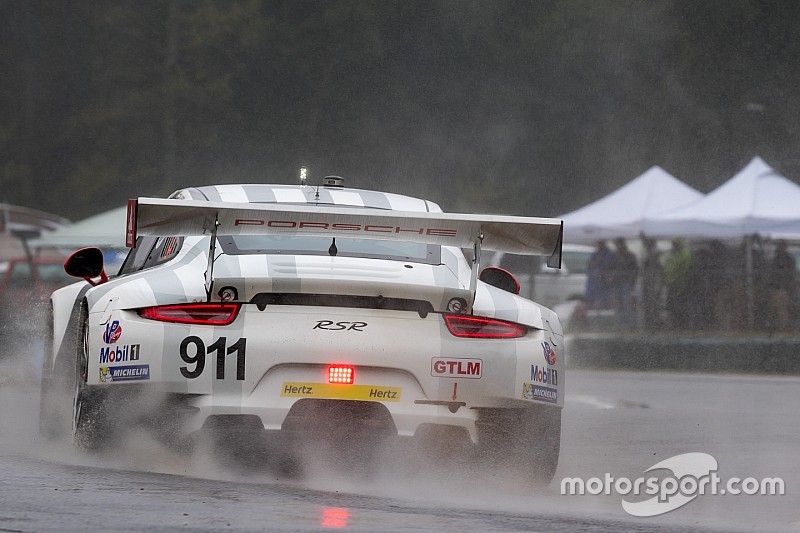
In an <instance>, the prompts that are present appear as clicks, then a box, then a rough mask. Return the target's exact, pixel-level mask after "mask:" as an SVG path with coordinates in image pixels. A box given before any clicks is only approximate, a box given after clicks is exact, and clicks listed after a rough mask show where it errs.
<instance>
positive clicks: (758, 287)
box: [584, 238, 800, 331]
mask: <svg viewBox="0 0 800 533" xmlns="http://www.w3.org/2000/svg"><path fill="white" fill-rule="evenodd" d="M768 252H770V253H768ZM640 255H641V260H639V259H638V258H637V257H636V255H635V254H634V253H633V252H631V250H630V249H629V248H628V245H627V243H626V241H625V240H624V239H616V240H615V241H614V243H613V249H612V248H610V247H609V246H608V244H607V243H606V241H600V242H598V243H597V249H596V250H595V252H594V253H593V254H592V256H591V258H590V260H589V265H588V269H587V280H586V293H585V302H584V305H585V310H586V311H591V310H613V315H614V317H615V320H616V323H617V326H618V327H619V328H621V329H635V328H642V329H646V330H651V331H652V330H657V329H669V328H681V329H692V330H705V331H710V330H722V331H726V330H727V331H730V330H740V331H741V330H747V329H758V330H766V331H789V330H795V329H798V323H797V321H798V316H800V313H799V311H800V308H798V298H797V296H798V276H797V266H796V261H795V257H794V256H793V255H792V254H791V253H790V251H789V249H788V245H787V243H786V241H783V240H779V241H776V242H774V243H769V245H768V244H766V243H763V242H761V241H760V240H758V239H754V240H753V241H752V246H751V247H750V251H749V258H748V250H747V247H746V245H745V244H741V245H736V246H730V245H726V244H725V243H723V242H722V241H716V240H715V241H706V242H694V243H691V246H690V245H689V244H687V243H686V242H685V241H684V240H683V239H680V238H677V239H673V240H672V243H671V248H670V249H669V250H668V251H666V252H661V251H660V250H659V249H658V246H657V243H656V241H654V240H652V239H648V238H643V239H642V252H641V254H640ZM748 262H749V263H750V265H751V266H750V268H748V267H747V265H748Z"/></svg>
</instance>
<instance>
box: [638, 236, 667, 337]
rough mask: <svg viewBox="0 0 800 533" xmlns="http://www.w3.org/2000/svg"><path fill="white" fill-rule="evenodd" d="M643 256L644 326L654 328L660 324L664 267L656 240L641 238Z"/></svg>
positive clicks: (649, 328)
mask: <svg viewBox="0 0 800 533" xmlns="http://www.w3.org/2000/svg"><path fill="white" fill-rule="evenodd" d="M642 240H643V242H644V249H645V256H644V261H643V262H642V306H643V308H644V327H645V329H648V330H651V331H652V330H655V329H658V327H659V326H661V295H662V293H663V289H664V267H663V266H662V265H661V252H659V251H658V248H657V247H656V241H655V240H653V239H648V238H647V237H643V238H642Z"/></svg>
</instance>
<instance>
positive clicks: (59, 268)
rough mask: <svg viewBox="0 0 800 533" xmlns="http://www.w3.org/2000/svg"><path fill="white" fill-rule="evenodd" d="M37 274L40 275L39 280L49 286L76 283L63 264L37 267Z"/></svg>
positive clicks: (48, 264) (46, 264) (47, 264)
mask: <svg viewBox="0 0 800 533" xmlns="http://www.w3.org/2000/svg"><path fill="white" fill-rule="evenodd" d="M36 272H37V274H39V279H40V280H42V281H43V282H44V283H47V284H48V285H54V284H68V283H72V282H73V281H75V279H74V278H72V277H71V276H70V275H69V274H67V273H66V271H65V270H64V265H62V264H61V263H45V264H39V265H36Z"/></svg>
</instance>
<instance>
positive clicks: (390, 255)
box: [218, 235, 441, 265]
mask: <svg viewBox="0 0 800 533" xmlns="http://www.w3.org/2000/svg"><path fill="white" fill-rule="evenodd" d="M218 240H219V243H220V246H221V247H222V249H223V250H224V251H225V253H226V254H228V255H251V254H270V255H331V253H330V252H331V249H332V245H333V244H334V239H333V238H331V237H307V236H296V235H236V236H224V237H219V238H218ZM335 248H336V254H335V255H339V256H343V257H365V258H369V259H389V260H393V261H409V262H413V263H426V264H431V265H438V264H439V263H441V248H440V247H439V246H436V245H432V244H422V243H416V242H407V241H390V240H376V239H342V238H338V237H337V238H336V240H335Z"/></svg>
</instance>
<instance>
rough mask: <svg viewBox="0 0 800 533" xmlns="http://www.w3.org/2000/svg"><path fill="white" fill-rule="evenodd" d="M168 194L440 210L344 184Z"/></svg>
mask: <svg viewBox="0 0 800 533" xmlns="http://www.w3.org/2000/svg"><path fill="white" fill-rule="evenodd" d="M170 198H180V199H191V200H208V201H212V202H213V201H216V202H240V203H281V204H300V205H308V204H311V205H341V206H349V207H369V208H373V209H391V210H395V211H412V212H432V213H441V212H442V209H441V208H440V207H439V206H438V205H437V204H436V203H434V202H430V201H428V200H423V199H420V198H414V197H411V196H404V195H400V194H394V193H388V192H379V191H369V190H364V189H351V188H346V187H332V186H325V185H321V186H316V185H315V186H310V185H277V184H262V183H254V184H238V185H206V186H202V187H189V188H186V189H181V190H179V191H176V192H175V193H174V194H172V195H171V196H170Z"/></svg>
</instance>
